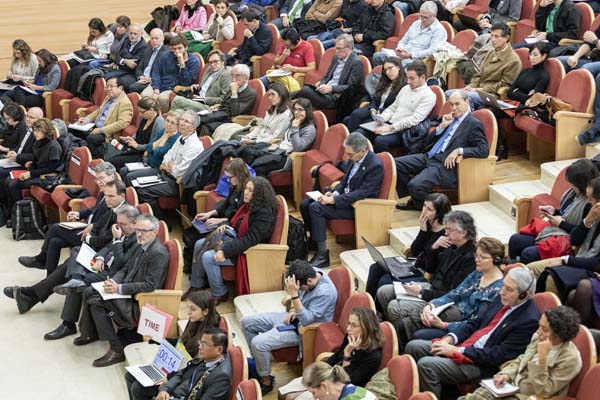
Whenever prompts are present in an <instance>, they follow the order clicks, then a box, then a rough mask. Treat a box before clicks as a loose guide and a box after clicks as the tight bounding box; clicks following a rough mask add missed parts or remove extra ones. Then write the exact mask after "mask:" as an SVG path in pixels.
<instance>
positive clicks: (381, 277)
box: [365, 263, 395, 312]
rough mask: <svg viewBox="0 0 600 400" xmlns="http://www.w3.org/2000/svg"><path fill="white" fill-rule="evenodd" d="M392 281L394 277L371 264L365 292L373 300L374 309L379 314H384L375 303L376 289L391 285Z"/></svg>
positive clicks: (376, 265)
mask: <svg viewBox="0 0 600 400" xmlns="http://www.w3.org/2000/svg"><path fill="white" fill-rule="evenodd" d="M394 281H395V279H394V277H393V276H392V275H390V274H388V273H387V272H386V271H385V270H384V269H383V268H381V267H380V266H379V264H377V263H373V264H371V266H370V267H369V276H368V277H367V284H366V287H365V291H366V292H367V293H369V294H370V295H371V297H372V298H373V299H374V300H375V307H376V308H377V310H378V311H380V312H384V311H385V310H383V309H382V308H381V305H380V304H379V302H378V301H377V289H379V288H380V287H381V286H383V285H391V284H393V282H394Z"/></svg>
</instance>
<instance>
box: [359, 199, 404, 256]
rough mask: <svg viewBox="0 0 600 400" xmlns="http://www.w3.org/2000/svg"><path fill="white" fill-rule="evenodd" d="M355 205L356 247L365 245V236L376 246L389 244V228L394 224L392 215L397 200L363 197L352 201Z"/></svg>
mask: <svg viewBox="0 0 600 400" xmlns="http://www.w3.org/2000/svg"><path fill="white" fill-rule="evenodd" d="M352 207H354V229H355V237H356V248H358V249H360V248H363V247H365V244H364V242H363V240H362V237H363V236H364V237H365V238H367V239H368V240H369V242H371V243H373V245H374V246H384V245H387V244H389V240H390V235H389V233H388V229H389V228H390V227H391V226H392V216H393V215H394V210H395V209H396V201H395V200H388V199H362V200H359V201H356V202H354V203H352Z"/></svg>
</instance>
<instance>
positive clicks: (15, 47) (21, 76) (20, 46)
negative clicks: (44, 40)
mask: <svg viewBox="0 0 600 400" xmlns="http://www.w3.org/2000/svg"><path fill="white" fill-rule="evenodd" d="M37 69H38V60H37V58H35V56H34V55H33V51H31V47H29V45H28V44H27V42H26V41H24V40H23V39H17V40H15V41H14V42H13V43H12V57H11V59H10V66H9V67H8V73H7V74H6V77H7V78H8V80H9V81H10V82H12V83H18V84H21V83H23V82H24V81H26V80H30V79H33V77H34V76H35V71H37ZM10 82H9V83H10Z"/></svg>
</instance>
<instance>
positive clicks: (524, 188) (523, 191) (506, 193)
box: [490, 179, 550, 219]
mask: <svg viewBox="0 0 600 400" xmlns="http://www.w3.org/2000/svg"><path fill="white" fill-rule="evenodd" d="M539 193H550V187H548V186H546V185H544V184H543V183H542V180H541V179H537V180H532V181H521V182H509V183H502V184H498V185H490V203H492V204H493V205H494V206H496V207H497V208H499V209H500V210H502V211H503V212H504V213H505V214H506V215H508V216H509V217H511V218H513V219H514V218H515V216H516V214H515V213H516V210H515V208H514V203H513V202H514V200H515V198H516V197H518V196H527V197H530V196H535V195H536V194H539Z"/></svg>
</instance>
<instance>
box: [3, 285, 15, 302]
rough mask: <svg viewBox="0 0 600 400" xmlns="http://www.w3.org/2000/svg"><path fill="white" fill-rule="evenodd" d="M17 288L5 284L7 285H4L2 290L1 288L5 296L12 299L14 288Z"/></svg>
mask: <svg viewBox="0 0 600 400" xmlns="http://www.w3.org/2000/svg"><path fill="white" fill-rule="evenodd" d="M17 288H18V286H7V287H5V288H4V290H3V292H4V295H5V296H6V297H9V298H11V299H14V298H15V289H17Z"/></svg>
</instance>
